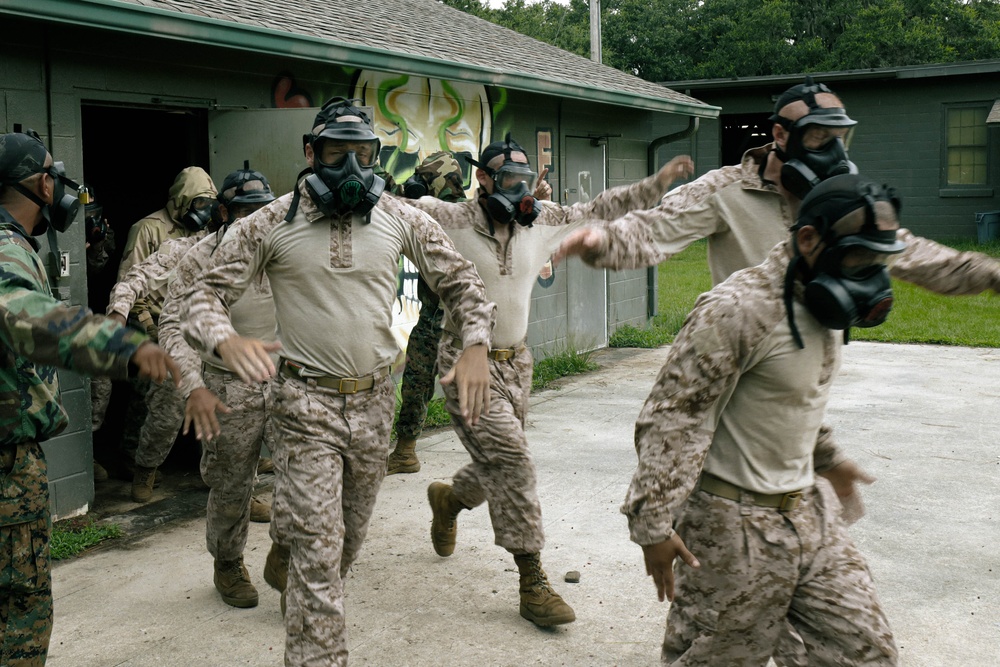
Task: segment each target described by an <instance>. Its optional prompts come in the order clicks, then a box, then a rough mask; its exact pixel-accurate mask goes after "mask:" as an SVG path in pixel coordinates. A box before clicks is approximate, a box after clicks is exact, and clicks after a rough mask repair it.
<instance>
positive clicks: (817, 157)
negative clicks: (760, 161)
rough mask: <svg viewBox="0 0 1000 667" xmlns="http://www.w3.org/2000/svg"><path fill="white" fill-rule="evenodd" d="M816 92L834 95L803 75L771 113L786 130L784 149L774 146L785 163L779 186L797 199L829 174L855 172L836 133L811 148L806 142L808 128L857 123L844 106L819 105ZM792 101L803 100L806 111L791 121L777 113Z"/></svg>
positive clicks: (834, 128) (843, 143) (845, 146)
mask: <svg viewBox="0 0 1000 667" xmlns="http://www.w3.org/2000/svg"><path fill="white" fill-rule="evenodd" d="M816 93H830V94H831V95H832V94H833V93H832V91H831V90H830V89H829V88H827V87H826V86H825V85H823V84H821V83H820V84H816V83H813V80H812V77H806V81H805V83H804V84H799V85H797V86H794V87H793V88H791V89H789V91H786V93H785V95H782V97H781V98H780V99H779V100H778V103H777V105H776V108H775V113H774V115H772V116H771V120H772V121H773V122H775V123H778V124H779V125H781V126H782V127H783V128H785V130H787V131H788V141H787V142H786V144H785V148H784V150H782V149H780V148H778V147H775V149H774V152H775V153H776V154H777V156H778V158H779V159H780V160H781V161H782V162H783V163H784V164H783V165H782V166H781V185H782V187H784V188H785V190H787V191H788V192H790V193H791V194H793V195H795V196H796V197H797V198H799V199H804V198H805V196H806V194H808V192H809V191H810V190H811V189H813V188H814V187H816V186H817V185H818V184H819V183H820V182H822V181H824V180H826V179H827V178H830V177H831V176H837V175H840V174H857V173H858V168H857V166H855V164H854V163H853V162H851V161H850V160H849V159H848V158H847V141H845V139H843V138H841V137H839V136H837V137H831V138H829V139H828V140H827V141H825V142H823V144H822V145H819V146H814V147H811V148H810V147H807V146H806V145H805V143H804V142H805V139H806V135H807V133H808V132H809V130H810V129H813V128H826V129H833V130H836V129H839V128H852V127H854V126H855V125H857V121H856V120H853V119H852V118H851V117H850V116H848V115H847V112H846V111H845V110H844V109H843V108H841V107H821V106H819V104H817V103H816ZM794 101H802V102H805V103H806V105H808V107H809V111H808V113H806V115H805V116H803V117H802V118H799V119H798V120H795V121H792V120H789V119H787V118H785V117H783V116H781V115H779V111H780V109H782V108H783V107H785V106H786V105H788V104H790V103H792V102H794ZM848 132H850V130H848ZM848 136H849V135H848ZM764 164H766V161H765V162H764Z"/></svg>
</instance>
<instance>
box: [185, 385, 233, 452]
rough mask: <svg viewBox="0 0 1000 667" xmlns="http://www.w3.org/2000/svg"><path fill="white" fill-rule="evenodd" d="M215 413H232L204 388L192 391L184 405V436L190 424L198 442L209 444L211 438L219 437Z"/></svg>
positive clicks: (219, 428) (220, 431)
mask: <svg viewBox="0 0 1000 667" xmlns="http://www.w3.org/2000/svg"><path fill="white" fill-rule="evenodd" d="M216 411H219V412H222V413H224V414H229V413H230V412H232V410H230V408H229V406H227V405H226V404H225V403H223V402H222V401H220V400H219V397H218V396H216V395H215V394H213V393H212V392H211V391H210V390H208V389H206V388H205V387H198V388H197V389H195V390H194V391H192V392H191V395H190V396H188V400H187V403H186V404H185V405H184V435H187V434H188V430H189V429H190V427H191V424H194V435H195V437H196V438H198V439H199V440H204V441H206V442H209V441H211V440H212V438H217V437H219V434H220V433H222V427H220V426H219V420H218V419H216V417H215V413H216Z"/></svg>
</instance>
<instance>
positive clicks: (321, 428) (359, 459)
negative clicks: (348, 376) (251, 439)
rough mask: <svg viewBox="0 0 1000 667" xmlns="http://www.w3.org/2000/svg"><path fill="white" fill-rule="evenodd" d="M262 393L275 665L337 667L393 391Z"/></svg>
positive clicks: (302, 387)
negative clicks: (283, 560) (268, 443)
mask: <svg viewBox="0 0 1000 667" xmlns="http://www.w3.org/2000/svg"><path fill="white" fill-rule="evenodd" d="M271 391H272V395H273V398H274V407H273V410H272V413H271V419H272V420H273V421H274V428H275V436H276V437H275V443H274V445H275V452H274V453H275V459H276V465H275V468H274V470H275V483H274V503H273V513H274V516H275V517H276V518H277V519H278V521H280V522H281V525H282V526H283V528H281V529H280V530H281V532H282V533H283V534H282V535H280V537H281V540H280V541H281V542H283V543H285V544H286V545H287V546H289V547H290V548H291V562H290V564H289V568H288V588H287V589H286V591H285V600H286V605H287V609H286V612H285V629H286V632H287V637H286V641H285V664H286V665H295V666H297V667H299V666H301V667H318V666H321V665H322V666H327V665H346V664H347V628H346V623H345V620H344V584H343V577H344V576H345V575H346V573H347V571H348V569H349V568H350V566H351V563H353V562H354V559H355V558H357V555H358V552H359V551H360V549H361V543H362V542H363V541H364V538H365V533H367V531H368V521H369V519H370V518H371V514H372V510H373V509H374V507H375V496H376V495H377V493H378V489H379V486H380V485H381V484H382V478H383V477H384V476H385V464H386V459H387V458H388V456H389V431H390V429H391V428H392V415H393V403H394V402H395V386H394V384H393V382H392V380H391V378H390V377H388V375H387V376H386V377H384V378H382V379H381V380H379V381H378V382H376V383H375V387H374V388H373V389H372V390H370V391H363V392H358V393H357V394H339V393H337V392H334V391H332V390H329V389H325V388H323V387H319V386H317V385H316V383H315V382H311V381H309V382H303V381H301V380H297V379H289V378H285V377H283V376H279V377H278V378H277V379H276V380H275V381H274V383H273V386H272V388H271ZM272 535H274V532H273V531H272Z"/></svg>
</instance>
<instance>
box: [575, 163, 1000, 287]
mask: <svg viewBox="0 0 1000 667" xmlns="http://www.w3.org/2000/svg"><path fill="white" fill-rule="evenodd" d="M770 148H771V144H768V145H767V146H762V147H760V148H755V149H752V150H749V151H747V152H746V154H745V155H744V156H743V162H742V163H741V164H740V165H739V166H732V167H723V168H722V169H716V170H714V171H710V172H709V173H707V174H705V175H704V176H702V177H700V178H698V179H696V180H694V181H692V182H691V183H687V184H685V185H682V186H680V187H678V188H675V189H673V190H671V191H670V192H668V193H667V194H666V196H664V197H663V200H662V202H661V204H660V206H659V207H657V208H654V209H650V210H648V211H635V212H632V213H629V214H628V215H625V216H623V217H621V218H619V219H618V220H615V221H614V222H612V223H611V224H609V225H607V226H606V227H605V229H606V230H607V232H608V233H607V235H606V237H605V240H604V243H603V244H602V245H601V246H600V247H598V248H597V249H596V250H595V251H594V252H591V253H588V254H587V255H586V256H585V257H584V258H583V260H584V261H585V262H587V263H588V264H591V265H592V266H598V267H607V268H613V269H632V268H639V267H643V266H653V265H655V264H659V263H660V262H662V261H663V260H665V259H667V258H668V257H670V256H671V255H674V254H676V253H678V252H680V251H681V250H683V249H684V248H686V247H688V246H689V245H690V244H691V243H693V242H694V241H697V240H699V239H702V238H707V239H708V262H709V267H710V268H711V270H712V283H713V284H716V285H718V284H719V283H721V282H722V281H723V280H725V279H726V278H728V277H729V276H730V275H731V274H732V273H735V272H736V271H739V270H740V269H744V268H746V267H748V266H756V265H757V264H760V263H761V262H762V261H764V258H765V257H766V256H767V253H768V252H769V251H770V249H771V248H772V247H774V245H775V244H776V243H781V242H782V241H784V240H785V239H786V238H787V237H788V229H789V227H790V226H791V224H792V218H793V211H792V208H791V206H790V205H789V203H788V202H787V201H786V200H785V198H784V197H783V196H782V195H781V194H780V193H779V192H778V190H777V189H776V188H774V187H773V186H770V185H766V184H764V183H762V182H761V180H760V176H759V175H758V167H759V162H760V160H761V159H763V158H764V156H766V155H767V151H769V150H770ZM897 236H898V238H899V239H900V240H902V241H905V242H906V244H907V245H906V250H905V251H903V252H902V253H900V254H899V255H893V256H892V258H891V259H890V264H889V273H890V274H891V275H892V277H893V278H897V279H899V280H904V281H906V282H908V283H913V284H914V285H918V286H920V287H923V288H924V289H926V290H930V291H931V292H937V293H938V294H946V295H949V296H958V295H969V294H979V293H981V292H984V291H986V290H993V291H995V292H1000V262H997V261H996V260H995V259H993V258H992V257H990V256H988V255H984V254H982V253H977V252H960V251H958V250H954V249H953V248H949V247H947V246H943V245H941V244H939V243H935V242H934V241H931V240H930V239H926V238H922V237H920V236H915V235H914V234H913V233H911V232H910V231H908V230H906V229H901V230H899V233H898V234H897Z"/></svg>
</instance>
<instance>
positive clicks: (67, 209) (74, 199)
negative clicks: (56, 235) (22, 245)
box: [11, 162, 80, 236]
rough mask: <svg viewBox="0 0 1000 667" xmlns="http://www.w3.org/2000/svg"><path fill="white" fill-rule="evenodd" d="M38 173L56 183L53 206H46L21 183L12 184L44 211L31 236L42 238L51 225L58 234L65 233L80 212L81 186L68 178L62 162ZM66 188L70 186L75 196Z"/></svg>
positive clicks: (53, 191) (53, 192) (54, 163)
mask: <svg viewBox="0 0 1000 667" xmlns="http://www.w3.org/2000/svg"><path fill="white" fill-rule="evenodd" d="M38 173H42V174H48V175H49V176H51V177H52V180H53V182H54V186H53V190H52V204H46V203H45V202H44V201H42V200H41V199H40V198H39V197H38V196H36V195H35V193H33V192H32V191H31V190H29V189H27V188H26V187H24V186H23V185H21V184H20V183H12V184H11V187H12V188H14V189H15V190H17V191H18V192H20V193H21V194H22V195H24V196H25V197H27V198H28V199H30V200H31V201H32V202H34V203H35V204H37V205H38V207H39V208H40V209H41V210H42V222H41V223H39V224H37V225H35V228H34V229H33V230H32V231H31V235H32V236H41V235H42V234H44V233H45V232H46V231H48V229H49V226H50V225H51V226H52V229H54V230H56V231H57V232H65V231H66V230H67V229H69V226H70V225H71V224H73V219H74V218H75V217H76V214H77V212H78V211H79V210H80V195H79V191H80V186H79V185H78V184H77V183H76V182H75V181H72V180H70V179H69V177H67V176H66V167H65V165H63V163H62V162H53V163H52V166H51V167H49V168H48V169H42V170H40V171H39V172H38ZM66 186H69V188H70V191H71V192H72V193H73V194H70V193H69V192H67V191H66Z"/></svg>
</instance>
